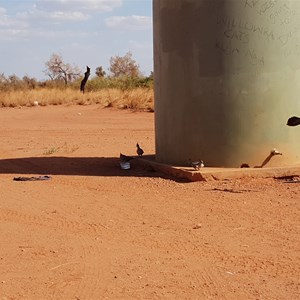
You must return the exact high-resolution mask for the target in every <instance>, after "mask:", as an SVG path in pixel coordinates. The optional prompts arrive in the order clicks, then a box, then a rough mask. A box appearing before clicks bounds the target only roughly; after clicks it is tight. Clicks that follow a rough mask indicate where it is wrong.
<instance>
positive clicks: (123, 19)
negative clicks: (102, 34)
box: [105, 15, 152, 30]
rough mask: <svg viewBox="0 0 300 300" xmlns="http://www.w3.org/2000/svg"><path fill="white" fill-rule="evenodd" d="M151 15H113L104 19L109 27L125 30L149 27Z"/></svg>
mask: <svg viewBox="0 0 300 300" xmlns="http://www.w3.org/2000/svg"><path fill="white" fill-rule="evenodd" d="M151 22H152V19H151V17H148V16H136V15H132V16H113V17H109V18H106V19H105V24H106V26H107V27H109V28H114V29H125V30H145V29H150V28H151Z"/></svg>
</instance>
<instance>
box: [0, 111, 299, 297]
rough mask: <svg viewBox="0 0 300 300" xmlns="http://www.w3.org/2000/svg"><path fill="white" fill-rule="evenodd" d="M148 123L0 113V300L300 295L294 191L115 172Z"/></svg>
mask: <svg viewBox="0 0 300 300" xmlns="http://www.w3.org/2000/svg"><path fill="white" fill-rule="evenodd" d="M153 118H154V115H153V114H151V113H132V112H129V111H120V110H113V109H100V108H99V107H98V106H70V107H62V106H57V107H55V106H52V107H51V106H50V107H34V108H23V109H0V124H1V128H2V129H1V133H0V136H1V139H0V180H1V181H0V186H1V190H0V199H1V202H0V240H1V247H0V300H8V299H9V300H10V299H45V300H46V299H58V300H61V299H74V300H76V299H77V300H90V299H91V300H92V299H95V300H98V299H222V300H223V299H225V300H226V299H230V300H232V299H239V300H241V299H242V300H244V299H268V300H270V299H288V300H296V299H300V282H299V278H300V244H299V240H300V239H299V229H300V222H299V213H300V209H299V208H300V202H299V200H300V183H285V182H283V181H279V180H275V179H267V180H258V179H245V180H232V181H214V182H194V183H187V182H178V181H174V180H172V179H171V178H166V177H165V176H164V175H163V174H160V173H157V172H153V171H152V172H151V171H150V170H147V169H142V167H140V166H138V165H137V164H133V166H132V169H131V170H127V171H125V170H121V169H120V168H119V164H118V156H119V153H120V152H123V153H125V154H128V155H135V144H136V142H139V143H140V145H141V146H142V148H143V149H144V150H145V153H146V154H153V153H154V124H153ZM37 175H51V176H52V178H51V180H48V181H26V182H17V181H13V178H14V177H19V176H37Z"/></svg>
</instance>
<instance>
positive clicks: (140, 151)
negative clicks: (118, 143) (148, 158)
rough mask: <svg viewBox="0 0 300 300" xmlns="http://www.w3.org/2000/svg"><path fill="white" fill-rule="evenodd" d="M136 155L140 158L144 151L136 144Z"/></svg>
mask: <svg viewBox="0 0 300 300" xmlns="http://www.w3.org/2000/svg"><path fill="white" fill-rule="evenodd" d="M136 148H137V149H136V153H137V155H138V156H142V155H143V154H144V150H143V149H142V148H141V147H140V145H139V144H138V143H137V144H136Z"/></svg>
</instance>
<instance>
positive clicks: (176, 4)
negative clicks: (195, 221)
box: [153, 0, 300, 167]
mask: <svg viewBox="0 0 300 300" xmlns="http://www.w3.org/2000/svg"><path fill="white" fill-rule="evenodd" d="M153 14H154V77H155V131H156V159H157V161H159V162H164V163H169V164H174V165H187V164H188V161H189V160H190V159H191V160H198V159H202V160H204V163H205V164H206V165H208V166H220V167H221V166H224V167H238V166H240V165H241V164H242V163H247V164H249V165H250V166H255V165H260V164H261V163H262V161H263V160H264V159H265V158H266V157H267V156H268V154H269V153H270V151H271V149H273V148H276V149H277V150H279V151H281V152H283V155H282V156H279V155H278V156H276V157H274V158H272V159H271V160H270V162H269V163H268V166H281V165H287V164H294V163H297V162H299V155H300V128H299V127H298V128H297V127H294V128H291V127H288V126H286V122H287V119H288V117H290V116H293V115H297V114H298V115H300V1H295V0H272V1H266V0H238V1H237V0H209V1H208V0H154V1H153Z"/></svg>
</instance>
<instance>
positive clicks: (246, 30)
mask: <svg viewBox="0 0 300 300" xmlns="http://www.w3.org/2000/svg"><path fill="white" fill-rule="evenodd" d="M217 25H223V26H225V28H226V29H225V31H224V36H226V37H228V38H231V39H233V38H236V39H238V40H240V41H242V42H244V43H248V42H249V34H250V33H255V34H258V35H260V36H261V37H262V38H264V39H265V40H267V41H274V40H275V39H276V37H275V34H274V32H273V31H272V30H270V29H269V28H268V27H265V26H262V25H257V24H254V23H252V22H250V21H247V20H242V19H236V18H234V17H232V18H230V17H222V18H220V17H218V18H217Z"/></svg>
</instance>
